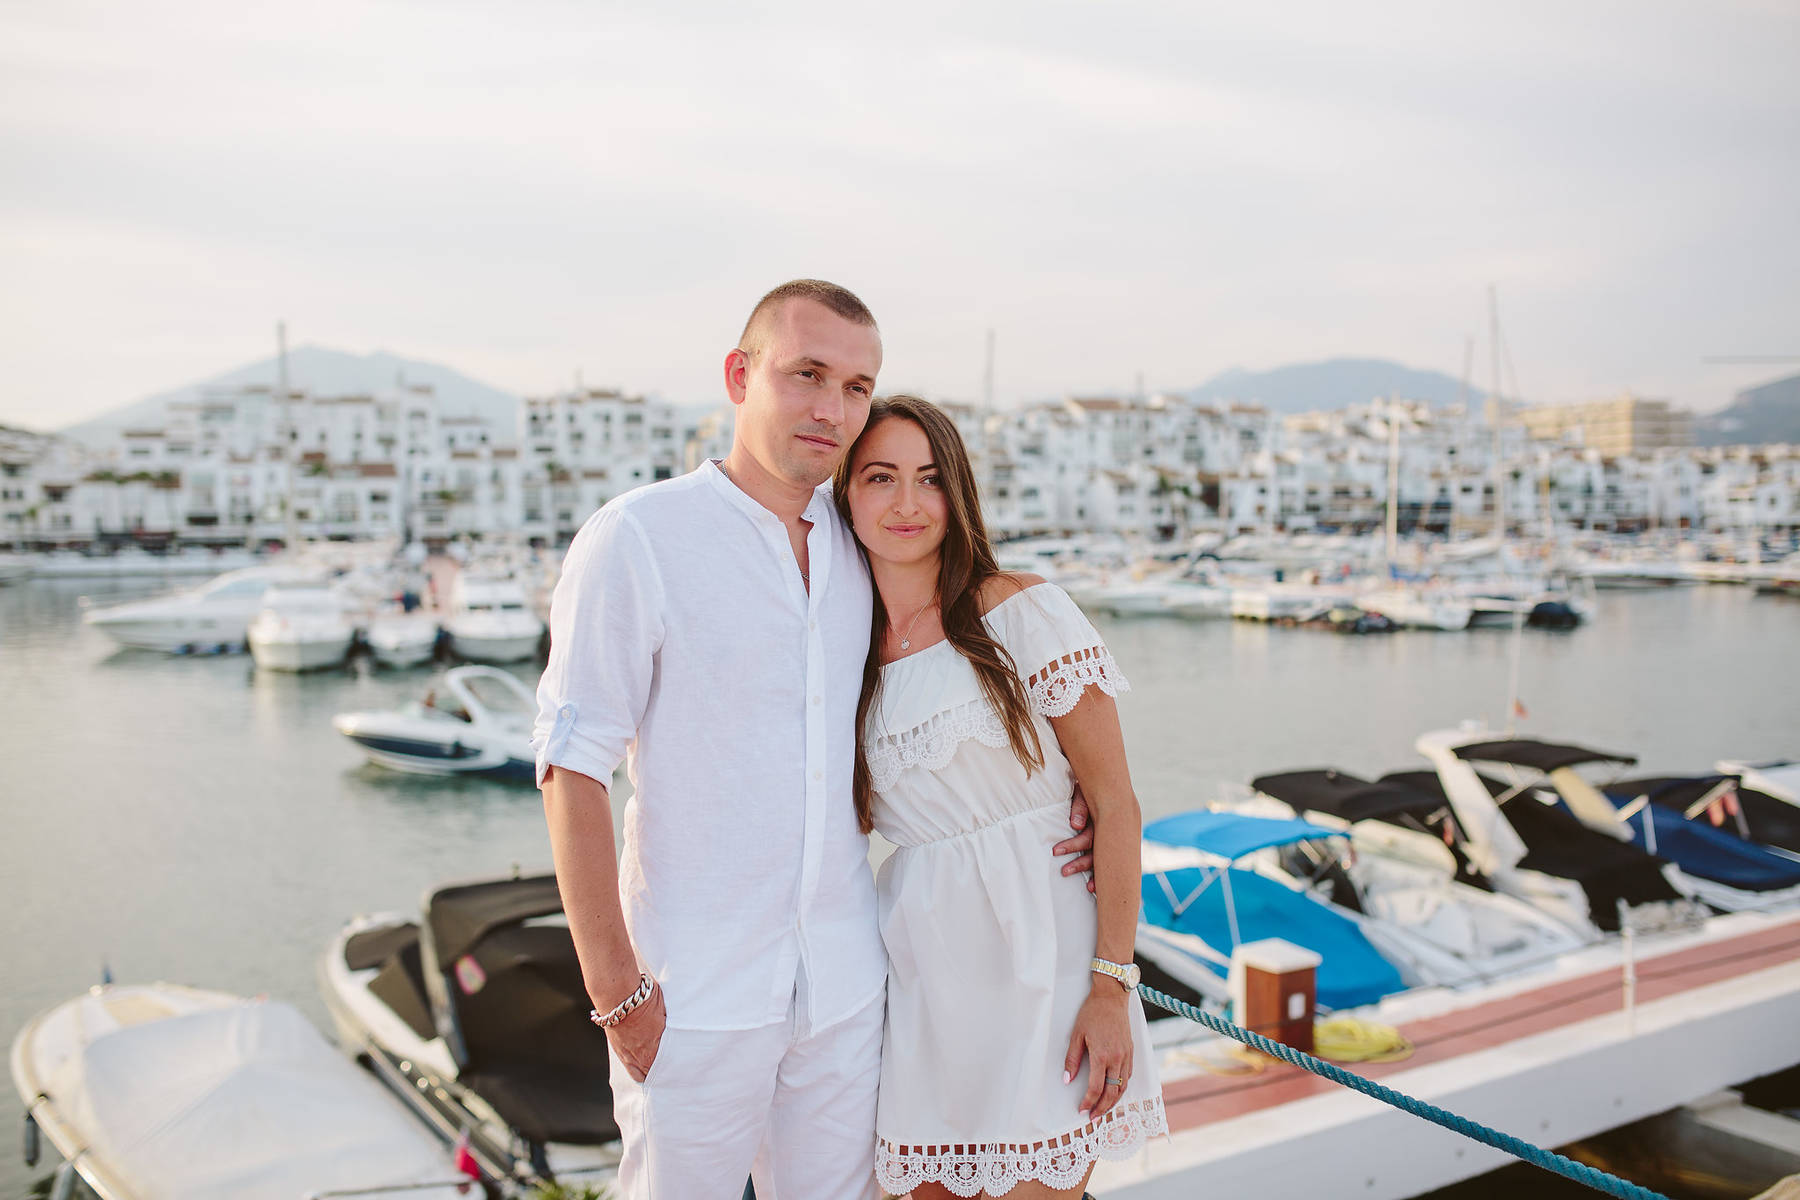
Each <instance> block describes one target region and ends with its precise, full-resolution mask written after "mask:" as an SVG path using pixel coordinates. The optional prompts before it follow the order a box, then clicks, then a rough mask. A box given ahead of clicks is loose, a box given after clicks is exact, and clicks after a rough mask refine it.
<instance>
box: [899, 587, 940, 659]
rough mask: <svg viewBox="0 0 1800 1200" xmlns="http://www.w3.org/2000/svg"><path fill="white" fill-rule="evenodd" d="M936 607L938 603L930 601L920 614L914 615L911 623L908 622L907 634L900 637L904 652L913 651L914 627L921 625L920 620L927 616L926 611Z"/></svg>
mask: <svg viewBox="0 0 1800 1200" xmlns="http://www.w3.org/2000/svg"><path fill="white" fill-rule="evenodd" d="M936 607H937V601H936V600H935V599H934V600H929V601H927V602H926V603H925V604H924V605H923V606H922V607H921V608H920V609H919V611H918V612H916V613H914V614H913V619H912V620H911V621H909V622H907V625H906V632H905V633H903V634H901V635H900V648H901V649H902V650H911V649H912V631H913V627H914V626H916V625H917V624H918V623H919V618H920V617H922V616H924V615H925V610H926V609H927V608H936Z"/></svg>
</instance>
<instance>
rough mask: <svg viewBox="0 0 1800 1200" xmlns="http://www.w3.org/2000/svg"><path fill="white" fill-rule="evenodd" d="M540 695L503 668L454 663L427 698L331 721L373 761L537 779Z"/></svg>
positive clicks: (437, 771) (425, 770) (419, 769)
mask: <svg viewBox="0 0 1800 1200" xmlns="http://www.w3.org/2000/svg"><path fill="white" fill-rule="evenodd" d="M536 715H537V698H536V697H535V696H533V695H532V693H531V691H530V689H528V688H527V687H526V686H525V685H524V684H522V683H520V682H519V681H518V680H517V679H516V678H514V677H513V676H511V675H509V674H507V673H506V672H505V671H502V670H500V669H499V668H498V667H456V668H453V669H452V670H450V671H447V672H445V673H444V677H443V678H442V679H441V680H439V681H438V682H437V683H435V684H434V685H433V686H432V687H430V688H428V689H427V690H426V692H425V694H424V696H423V697H422V698H421V699H420V700H418V701H416V702H414V703H411V704H408V705H406V706H404V707H402V708H399V709H395V710H390V711H387V712H348V713H339V714H338V715H337V716H335V717H333V718H332V719H331V723H332V726H333V727H334V728H335V729H336V730H337V731H338V732H339V733H341V734H343V735H344V736H345V737H347V738H349V739H350V740H351V741H353V742H355V743H356V744H357V745H358V746H361V747H362V750H363V753H364V754H366V755H368V757H369V761H370V762H374V763H378V764H380V765H381V766H384V767H389V768H391V769H393V770H396V771H407V772H411V773H413V774H416V775H486V776H492V777H495V778H500V779H508V780H514V781H517V782H521V783H531V782H534V780H535V776H536V771H535V767H534V764H535V761H536V758H535V756H534V755H533V754H532V750H531V724H532V721H533V720H534V719H535V717H536Z"/></svg>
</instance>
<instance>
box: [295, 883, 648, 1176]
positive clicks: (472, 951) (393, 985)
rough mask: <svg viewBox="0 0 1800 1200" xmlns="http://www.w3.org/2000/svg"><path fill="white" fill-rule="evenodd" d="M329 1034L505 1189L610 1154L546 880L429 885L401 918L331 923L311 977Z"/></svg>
mask: <svg viewBox="0 0 1800 1200" xmlns="http://www.w3.org/2000/svg"><path fill="white" fill-rule="evenodd" d="M320 981H321V988H322V990H323V994H324V999H325V1005H326V1007H327V1008H328V1009H329V1010H330V1011H331V1016H332V1020H333V1022H334V1023H335V1025H336V1027H337V1031H338V1041H339V1043H340V1044H341V1045H342V1046H343V1048H344V1049H345V1051H346V1052H348V1053H350V1054H351V1055H353V1056H357V1057H359V1058H361V1059H363V1060H364V1061H365V1062H366V1063H367V1064H368V1065H369V1067H370V1069H371V1070H373V1071H374V1072H375V1073H376V1074H377V1075H378V1076H380V1077H381V1078H383V1079H385V1080H387V1081H388V1082H389V1083H390V1085H391V1086H392V1087H393V1088H394V1089H395V1091H396V1092H397V1093H398V1094H399V1095H401V1096H402V1098H403V1099H404V1100H405V1101H406V1103H407V1104H408V1105H409V1106H410V1107H411V1108H412V1109H413V1111H414V1112H415V1114H416V1115H417V1116H418V1117H419V1119H421V1120H422V1121H424V1122H426V1123H427V1124H428V1125H430V1126H431V1127H433V1128H437V1129H440V1130H442V1131H444V1132H445V1133H446V1134H447V1135H450V1134H453V1132H454V1131H458V1130H462V1131H467V1132H468V1134H469V1148H470V1151H471V1153H472V1154H473V1155H474V1157H475V1160H476V1162H477V1163H478V1164H480V1166H481V1167H482V1169H483V1171H484V1172H486V1173H488V1174H490V1175H492V1176H494V1177H496V1178H497V1179H501V1180H504V1181H507V1183H508V1185H509V1186H513V1187H519V1188H530V1187H536V1186H539V1185H542V1184H548V1183H551V1182H553V1181H575V1180H581V1181H594V1182H604V1181H605V1180H606V1179H607V1178H608V1177H609V1176H610V1175H611V1174H612V1171H613V1169H614V1168H615V1167H616V1165H617V1163H618V1156H619V1144H618V1138H619V1129H618V1125H617V1124H616V1123H615V1121H614V1119H613V1113H612V1094H611V1091H610V1090H609V1089H608V1087H607V1076H608V1071H609V1061H608V1054H607V1043H606V1038H605V1037H603V1036H601V1035H600V1034H599V1031H597V1030H596V1029H594V1027H593V1026H592V1025H591V1024H590V1023H589V1021H588V1018H587V1013H588V1009H589V1007H590V1002H589V1000H588V996H587V991H586V986H585V984H584V983H583V982H582V977H581V966H580V963H579V962H578V961H577V960H576V957H575V944H574V940H573V939H572V937H571V936H570V934H569V928H568V924H567V922H566V920H565V919H564V918H563V911H562V899H561V897H560V895H559V894H558V892H557V888H556V879H555V877H554V876H551V875H533V876H525V877H522V878H507V879H492V880H482V881H477V882H472V883H467V884H457V885H451V886H445V887H440V888H436V889H434V890H433V891H432V892H431V893H430V894H428V895H427V896H426V897H425V901H424V904H423V911H422V913H421V914H420V915H419V916H418V917H417V918H413V917H409V916H405V915H401V914H383V915H379V916H371V917H361V918H357V919H355V920H353V921H351V922H349V923H348V924H346V925H345V926H344V928H343V930H342V931H341V932H340V933H339V934H338V936H337V937H336V938H335V939H334V940H333V942H332V944H331V947H330V949H329V950H328V951H327V952H326V955H325V959H324V963H323V969H322V970H321V972H320Z"/></svg>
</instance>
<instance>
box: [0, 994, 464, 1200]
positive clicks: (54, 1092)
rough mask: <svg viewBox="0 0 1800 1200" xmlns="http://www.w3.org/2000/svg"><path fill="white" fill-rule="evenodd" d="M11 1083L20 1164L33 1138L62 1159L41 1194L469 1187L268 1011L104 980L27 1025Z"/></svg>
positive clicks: (349, 1075) (32, 1153)
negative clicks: (21, 1132)
mask: <svg viewBox="0 0 1800 1200" xmlns="http://www.w3.org/2000/svg"><path fill="white" fill-rule="evenodd" d="M12 1076H13V1084H14V1086H16V1087H17V1088H18V1091H19V1097H20V1099H21V1100H22V1101H23V1102H24V1104H25V1108H26V1116H25V1121H26V1127H25V1145H26V1151H25V1157H26V1163H27V1165H30V1166H35V1165H36V1159H37V1155H38V1152H39V1150H40V1149H41V1140H42V1139H48V1140H49V1142H50V1143H51V1145H52V1146H53V1147H54V1148H55V1149H56V1150H57V1152H58V1153H60V1154H61V1155H62V1158H63V1162H62V1163H61V1165H60V1166H59V1167H58V1168H57V1171H56V1179H55V1182H54V1184H53V1185H52V1194H53V1195H55V1196H70V1195H73V1194H74V1193H75V1187H76V1183H77V1181H78V1180H79V1181H80V1182H81V1183H82V1184H85V1185H86V1188H87V1189H88V1192H91V1194H93V1195H96V1196H99V1197H101V1198H102V1200H173V1198H174V1197H180V1198H181V1200H296V1198H297V1197H302V1196H319V1195H326V1194H330V1195H358V1196H368V1197H389V1198H390V1200H397V1198H401V1197H407V1198H411V1197H420V1198H424V1200H432V1198H440V1200H448V1198H449V1197H452V1196H456V1195H458V1194H459V1190H458V1189H459V1187H467V1186H468V1185H469V1184H470V1183H471V1182H472V1177H471V1176H470V1175H468V1174H465V1173H459V1172H458V1171H457V1170H456V1169H455V1166H454V1164H453V1158H452V1152H451V1151H450V1150H449V1149H448V1148H447V1147H448V1143H447V1142H445V1141H440V1140H439V1139H438V1138H437V1137H435V1136H433V1134H432V1133H431V1132H430V1130H429V1129H427V1128H426V1127H425V1126H423V1125H421V1124H419V1122H418V1121H416V1120H414V1119H413V1117H412V1116H411V1115H410V1114H409V1113H408V1112H407V1110H406V1109H405V1108H404V1107H402V1105H401V1104H400V1103H398V1102H397V1101H396V1100H395V1099H394V1097H393V1096H392V1095H390V1094H389V1093H388V1091H387V1090H386V1089H384V1088H383V1087H381V1086H380V1085H378V1084H377V1083H375V1082H374V1081H372V1080H371V1079H370V1078H369V1077H368V1076H367V1075H366V1074H365V1073H363V1072H361V1071H358V1070H357V1069H356V1068H355V1067H353V1066H351V1065H350V1064H349V1063H347V1062H345V1061H344V1059H343V1057H342V1056H341V1055H340V1054H339V1053H338V1052H337V1051H336V1050H335V1049H333V1048H332V1046H331V1045H330V1043H328V1042H327V1041H326V1040H325V1039H324V1038H323V1037H321V1036H320V1035H319V1032H318V1031H317V1030H316V1029H314V1028H313V1027H312V1026H311V1025H310V1024H309V1023H308V1022H307V1021H306V1019H305V1018H304V1017H302V1016H301V1015H300V1013H299V1012H298V1011H296V1010H295V1009H294V1008H293V1007H292V1006H291V1005H288V1004H284V1003H282V1002H280V1001H277V1000H246V999H243V998H241V997H238V996H234V995H231V994H229V993H226V992H215V991H203V990H201V989H198V988H189V987H181V986H177V985H174V984H167V983H156V984H118V985H115V984H105V985H102V986H100V987H96V988H93V989H91V990H89V991H87V992H84V993H82V994H81V995H79V996H77V997H75V998H74V999H72V1000H68V1001H65V1002H63V1003H62V1004H59V1005H57V1006H56V1007H55V1008H52V1009H51V1010H49V1011H48V1012H46V1013H43V1014H41V1015H39V1016H37V1017H34V1018H33V1019H32V1020H31V1021H30V1022H28V1023H27V1024H26V1026H25V1027H24V1029H22V1030H20V1032H19V1035H18V1037H17V1038H16V1039H14V1041H13V1046H12ZM83 1194H88V1193H83Z"/></svg>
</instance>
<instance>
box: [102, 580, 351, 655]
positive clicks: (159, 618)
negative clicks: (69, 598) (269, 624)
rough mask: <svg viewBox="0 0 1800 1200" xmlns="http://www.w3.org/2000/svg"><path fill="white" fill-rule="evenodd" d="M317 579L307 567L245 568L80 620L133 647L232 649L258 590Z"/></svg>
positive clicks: (253, 610)
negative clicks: (196, 586) (193, 587)
mask: <svg viewBox="0 0 1800 1200" xmlns="http://www.w3.org/2000/svg"><path fill="white" fill-rule="evenodd" d="M319 582H321V575H320V573H319V572H318V571H316V570H313V569H311V568H307V567H293V566H261V567H245V568H243V569H242V570H237V571H227V572H226V573H225V574H223V575H220V576H219V577H218V578H216V579H213V580H210V581H209V582H207V583H205V584H202V585H201V586H200V587H198V588H195V589H193V590H191V591H183V592H177V593H174V594H172V595H167V596H157V597H154V598H152V599H149V600H133V601H129V602H126V603H124V604H112V605H107V606H105V607H89V608H88V609H87V611H86V612H84V613H83V614H82V618H81V619H82V621H83V623H85V624H87V625H89V626H91V627H93V628H95V629H98V630H99V631H100V632H102V633H104V634H106V635H107V636H108V637H110V638H112V640H113V641H115V642H117V643H119V645H121V646H126V647H130V648H134V649H140V650H162V651H165V652H168V653H172V654H181V653H198V652H208V651H226V650H238V649H242V648H243V646H244V641H245V638H246V637H247V635H248V633H249V629H250V621H251V619H252V618H254V617H255V616H256V614H257V612H258V611H259V610H260V609H261V608H262V598H263V593H264V592H266V591H268V590H269V589H270V588H271V587H277V586H305V585H310V584H317V583H319Z"/></svg>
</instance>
